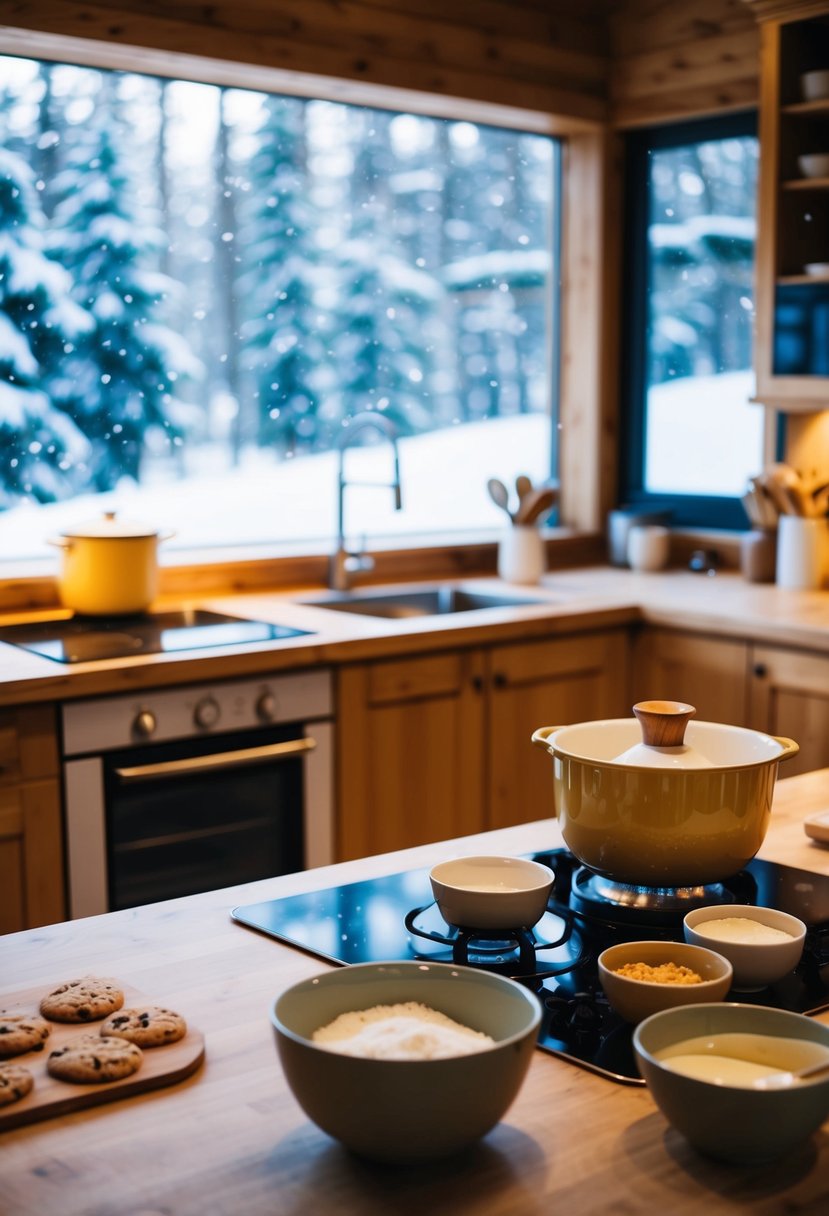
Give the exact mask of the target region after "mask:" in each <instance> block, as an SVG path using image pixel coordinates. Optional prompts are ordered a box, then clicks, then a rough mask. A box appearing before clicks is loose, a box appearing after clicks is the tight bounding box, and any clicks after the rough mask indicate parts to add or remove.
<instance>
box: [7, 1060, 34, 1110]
mask: <svg viewBox="0 0 829 1216" xmlns="http://www.w3.org/2000/svg"><path fill="white" fill-rule="evenodd" d="M34 1083H35V1079H34V1077H33V1076H32V1074H31V1073H30V1072H29V1070H28V1068H24V1067H23V1065H22V1064H0V1106H9V1105H11V1103H12V1102H19V1101H20V1099H21V1098H25V1097H26V1094H28V1093H31V1090H32V1086H33V1085H34Z"/></svg>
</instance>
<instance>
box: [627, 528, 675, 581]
mask: <svg viewBox="0 0 829 1216" xmlns="http://www.w3.org/2000/svg"><path fill="white" fill-rule="evenodd" d="M670 551H671V533H670V529H668V528H663V527H662V526H661V525H659V524H637V525H636V526H635V527H633V528H631V530H630V531H629V532H628V563H629V564H630V567H631V569H633V570H662V569H663V567H664V566H667V564H668V557H669V555H670Z"/></svg>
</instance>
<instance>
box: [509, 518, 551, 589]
mask: <svg viewBox="0 0 829 1216" xmlns="http://www.w3.org/2000/svg"><path fill="white" fill-rule="evenodd" d="M546 568H547V562H546V554H545V552H544V542H543V540H542V539H541V533H540V532H539V531H538V529H537V528H531V527H524V526H522V525H521V524H517V525H515V526H514V527H512V528H510V530H509V531H508V532H505V533H504V535H503V536H502V537H501V542H500V544H499V545H498V577H499V578H502V579H503V580H504V582H506V583H537V582H538V580H539V579H540V578H541V576H542V574H543V573H544V571H545V570H546Z"/></svg>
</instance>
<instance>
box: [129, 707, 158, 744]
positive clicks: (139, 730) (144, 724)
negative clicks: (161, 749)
mask: <svg viewBox="0 0 829 1216" xmlns="http://www.w3.org/2000/svg"><path fill="white" fill-rule="evenodd" d="M156 725H157V723H156V720H155V714H154V713H152V712H151V711H150V710H149V709H142V710H141V711H140V713H138V714H136V716H135V720H134V721H133V724H132V733H133V734H134V735H136V736H137V737H138V738H139V739H149V738H150V737H151V735H154V734H155V728H156Z"/></svg>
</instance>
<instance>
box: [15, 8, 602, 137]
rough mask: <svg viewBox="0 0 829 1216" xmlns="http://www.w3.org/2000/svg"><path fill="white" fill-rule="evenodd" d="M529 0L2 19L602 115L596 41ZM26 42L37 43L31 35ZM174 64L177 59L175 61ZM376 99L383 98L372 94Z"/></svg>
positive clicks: (138, 44)
mask: <svg viewBox="0 0 829 1216" xmlns="http://www.w3.org/2000/svg"><path fill="white" fill-rule="evenodd" d="M525 3H527V0H521V3H517V4H515V5H508V4H505V3H495V2H494V0H490V2H489V5H488V10H487V11H488V15H489V16H490V17H491V18H492V19H493V24H492V26H491V27H490V26H484V25H482V24H481V19H480V16H477V15H476V14H473V13H472V12H471V10H469V9H468V7H466V6H465V7H464V8H463V10H462V13H463V16H464V18H465V19H464V20H461V19H460V17H459V15H458V9H457V8H456V7H454V6H448V8H447V7H446V6H444V15H443V17H442V18H441V19H440V20H438V19H436V18H435V17H434V16H429V15H427V16H424V15H423V11H422V6H420V5H418V4H411V3H410V4H408V5H406V6H405V7H402V8H401V6H400V5H396V6H393V7H392V6H389V7H386V8H384V7H381V6H377V5H374V6H372V5H368V7H367V6H366V0H344V2H343V3H338V4H336V5H330V4H326V3H324V2H323V0H309V4H308V5H307V6H306V5H304V4H297V3H294V4H293V5H292V4H289V3H288V0H280V2H279V3H278V4H277V5H275V6H264V5H263V4H262V2H261V0H237V2H236V3H235V4H234V5H231V4H229V3H226V2H225V3H218V4H215V5H208V6H204V5H201V4H198V5H197V4H195V3H193V2H192V0H184V2H183V3H182V4H178V5H176V6H174V8H173V9H172V12H171V9H170V6H169V5H162V4H160V3H158V0H150V2H149V3H138V0H120V2H119V3H118V4H115V5H107V4H101V3H91V4H83V5H79V4H77V3H75V2H74V0H19V2H18V3H15V4H12V5H6V6H4V10H3V12H2V14H1V15H0V19H2V21H3V22H4V23H5V25H6V26H7V27H9V28H10V29H16V30H28V31H35V32H38V33H42V34H47V35H58V36H63V37H66V36H68V37H75V38H80V39H84V40H87V41H90V40H94V41H95V42H98V43H99V44H106V49H107V53H108V54H109V53H111V51H112V49H113V48H119V47H120V48H149V49H151V50H153V51H156V52H162V53H165V54H171V53H172V54H175V55H192V56H200V57H204V58H205V59H208V60H215V61H224V62H230V63H236V64H245V65H254V66H257V67H260V68H269V69H273V70H277V71H279V72H281V73H283V77H282V82H281V84H279V83H273V84H272V85H271V86H270V87H274V88H277V87H279V88H281V89H282V90H283V91H289V92H296V93H297V94H299V95H303V96H309V95H313V94H315V93H316V94H319V93H321V92H322V93H323V94H324V93H326V92H328V93H329V94H330V92H331V88H329V89H328V90H326V89H324V88H323V89H321V88H320V81H325V80H327V81H330V82H334V91H335V95H336V91H337V87H339V89H340V91H341V89H342V82H346V83H348V82H351V83H352V84H359V85H362V86H363V87H365V86H367V85H371V86H375V87H377V86H379V87H381V88H382V87H385V88H389V89H394V90H396V91H397V92H399V91H401V90H411V91H412V92H413V93H419V94H421V95H427V96H431V97H433V98H438V99H440V98H447V99H454V98H464V99H468V100H472V101H481V102H484V103H486V104H490V105H492V104H495V105H499V106H505V107H512V108H514V109H519V110H526V111H535V112H537V113H539V114H560V115H572V116H573V117H575V118H577V119H580V120H586V121H589V122H600V121H602V120H604V119H605V118H606V104H605V98H604V93H605V89H606V85H605V79H606V64H605V58H604V55H603V53H602V52H601V50H599V51H594V50H592V49H590V48H589V47H588V46H587V45H582V44H581V43H579V44H576V45H571V44H570V43H569V42H568V41H567V37H568V36H569V34H570V32H571V30H572V29H577V28H578V25H577V23H569V24H568V23H564V24H561V25H556V24H553V26H551V27H548V28H549V29H550V31H551V32H548V33H544V34H543V35H539V34H538V33H532V32H530V31H537V30H538V29H539V28H540V29H542V30H543V29H544V28H545V27H544V21H545V14H544V13H543V12H542V11H540V10H538V9H536V8H535V7H534V6H533V5H530V6H529V7H528V8H525ZM272 7H273V14H272V15H271V8H272ZM521 14H523V15H524V16H525V17H527V16H529V19H530V20H529V22H525V23H524V26H523V28H520V27H519V23H518V21H517V18H518V16H519V15H521ZM525 30H526V32H524V31H525ZM20 41H21V42H22V47H21V53H23V48H24V47H25V39H24V38H23V37H22V36H21V39H20ZM31 53H33V54H36V53H38V49H37V45H36V44H34V43H33V49H32V51H31ZM41 53H42V52H41ZM59 53H60V44H59V43H58V45H57V47H56V49H55V54H56V55H57V54H59ZM116 66H122V64H117V65H116ZM132 66H133V67H139V68H140V65H139V64H133V65H132ZM170 70H171V71H176V65H175V63H173V64H171V67H170ZM194 74H195V72H194ZM228 82H229V83H239V81H238V80H236V81H228ZM254 87H256V86H254ZM260 87H261V86H260ZM351 99H352V98H351V97H350V96H344V100H351ZM375 102H376V104H383V102H382V100H380V99H377V98H375ZM389 104H394V102H390V103H389ZM401 108H403V107H401Z"/></svg>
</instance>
